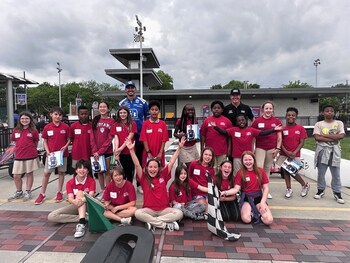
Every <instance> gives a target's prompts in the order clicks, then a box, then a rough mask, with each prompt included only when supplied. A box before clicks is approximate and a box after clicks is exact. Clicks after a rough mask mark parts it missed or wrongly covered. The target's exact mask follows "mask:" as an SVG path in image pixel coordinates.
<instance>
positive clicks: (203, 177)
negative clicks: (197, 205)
mask: <svg viewBox="0 0 350 263" xmlns="http://www.w3.org/2000/svg"><path fill="white" fill-rule="evenodd" d="M188 174H189V176H190V179H192V180H193V181H194V182H195V183H197V184H199V185H201V186H204V187H208V175H209V176H211V178H212V179H213V181H215V171H214V168H213V167H209V166H203V165H201V164H199V163H198V161H197V160H196V161H193V162H192V163H191V164H190V168H189V169H188ZM191 193H192V197H194V196H197V195H200V196H207V195H208V193H204V192H202V191H200V190H199V189H197V188H192V187H191Z"/></svg>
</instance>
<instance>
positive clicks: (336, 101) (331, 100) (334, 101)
mask: <svg viewBox="0 0 350 263" xmlns="http://www.w3.org/2000/svg"><path fill="white" fill-rule="evenodd" d="M325 105H333V106H334V110H335V111H336V112H337V111H339V110H340V109H341V99H340V98H339V97H324V98H321V99H320V103H319V110H320V112H321V111H322V108H323V106H325Z"/></svg>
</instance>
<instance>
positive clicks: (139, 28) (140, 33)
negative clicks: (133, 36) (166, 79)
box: [135, 15, 146, 98]
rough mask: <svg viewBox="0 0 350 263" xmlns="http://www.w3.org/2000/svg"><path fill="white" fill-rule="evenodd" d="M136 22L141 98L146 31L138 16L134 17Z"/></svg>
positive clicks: (141, 94) (141, 93) (141, 92)
mask: <svg viewBox="0 0 350 263" xmlns="http://www.w3.org/2000/svg"><path fill="white" fill-rule="evenodd" d="M136 22H137V24H138V26H139V27H136V28H135V29H136V32H137V34H138V36H139V41H140V97H141V98H143V65H142V63H143V55H142V40H143V37H142V35H143V31H146V27H142V22H141V21H140V20H139V18H138V16H137V15H136Z"/></svg>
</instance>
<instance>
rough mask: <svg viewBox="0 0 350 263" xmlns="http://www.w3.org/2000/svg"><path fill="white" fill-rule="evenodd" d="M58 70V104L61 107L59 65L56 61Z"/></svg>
mask: <svg viewBox="0 0 350 263" xmlns="http://www.w3.org/2000/svg"><path fill="white" fill-rule="evenodd" d="M56 69H57V70H58V71H57V73H58V104H59V106H60V108H62V100H61V71H62V69H61V65H60V63H59V62H57V68H56Z"/></svg>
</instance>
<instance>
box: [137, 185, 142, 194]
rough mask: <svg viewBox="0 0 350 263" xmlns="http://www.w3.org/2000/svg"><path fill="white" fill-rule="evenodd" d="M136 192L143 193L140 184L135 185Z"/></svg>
mask: <svg viewBox="0 0 350 263" xmlns="http://www.w3.org/2000/svg"><path fill="white" fill-rule="evenodd" d="M137 192H139V193H140V194H142V195H143V190H142V187H141V185H139V186H138V187H137Z"/></svg>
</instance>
